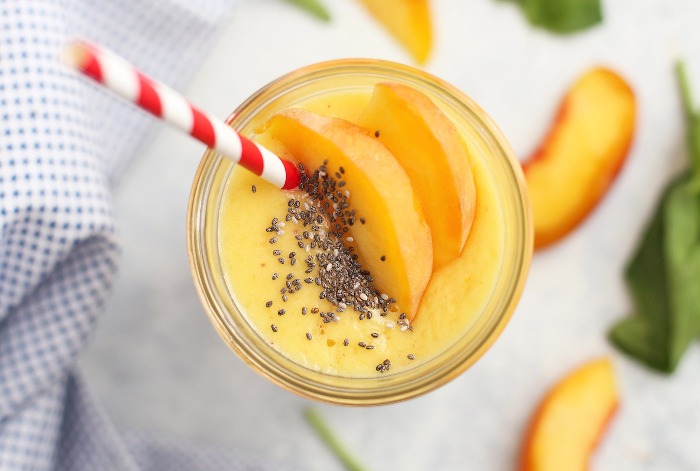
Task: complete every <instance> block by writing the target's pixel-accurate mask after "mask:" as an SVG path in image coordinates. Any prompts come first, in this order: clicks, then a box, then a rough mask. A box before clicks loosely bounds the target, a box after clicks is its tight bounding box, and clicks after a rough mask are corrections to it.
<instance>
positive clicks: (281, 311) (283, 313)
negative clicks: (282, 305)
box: [277, 309, 287, 316]
mask: <svg viewBox="0 0 700 471" xmlns="http://www.w3.org/2000/svg"><path fill="white" fill-rule="evenodd" d="M286 313H287V310H286V309H280V310H279V311H277V315H278V316H284V315H285V314H286Z"/></svg>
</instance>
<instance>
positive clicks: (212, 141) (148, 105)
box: [64, 41, 299, 190]
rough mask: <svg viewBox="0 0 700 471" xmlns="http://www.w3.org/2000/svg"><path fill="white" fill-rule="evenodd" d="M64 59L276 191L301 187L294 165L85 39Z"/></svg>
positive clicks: (118, 57)
mask: <svg viewBox="0 0 700 471" xmlns="http://www.w3.org/2000/svg"><path fill="white" fill-rule="evenodd" d="M64 61H65V62H66V63H67V64H68V65H70V66H71V67H73V68H74V69H76V70H78V71H80V72H82V73H83V74H85V75H87V76H89V77H91V78H93V79H94V80H96V81H97V82H99V83H101V84H102V85H105V86H106V87H107V88H108V89H110V90H112V91H113V92H116V93H117V94H119V95H121V96H122V97H123V98H126V99H127V100H129V101H130V102H132V103H134V104H136V105H138V106H140V107H141V108H143V109H145V110H147V111H149V112H150V113H152V114H154V115H155V116H157V117H159V118H161V119H163V120H164V121H165V122H167V123H169V124H171V125H173V126H174V127H176V128H178V129H180V130H182V131H185V132H187V133H188V134H190V135H191V136H193V137H194V138H196V139H197V140H199V141H200V142H202V143H204V144H206V145H207V146H209V147H211V148H212V149H214V150H216V151H217V152H219V153H220V154H222V155H224V156H226V157H229V158H230V159H232V160H233V161H235V162H237V163H239V164H240V165H242V166H243V167H245V168H247V169H248V170H250V171H251V172H253V173H255V174H256V175H259V176H260V177H262V178H263V179H265V180H267V181H268V182H270V183H272V184H273V185H275V186H276V187H278V188H282V189H285V190H287V189H292V188H296V186H297V185H298V184H299V174H298V172H297V168H296V167H295V166H294V164H293V163H291V162H288V161H286V160H283V159H280V158H279V157H277V156H276V155H275V154H273V153H272V152H270V151H269V150H267V149H265V148H264V147H262V146H260V145H258V144H256V143H254V142H252V141H250V140H248V139H246V138H245V137H243V136H241V135H240V134H238V133H237V132H236V131H235V130H233V128H231V127H230V126H229V125H228V124H226V123H225V122H223V121H221V120H218V119H216V118H214V117H212V116H210V115H208V114H207V113H204V112H202V111H201V110H199V109H198V108H197V107H196V106H194V105H192V104H191V103H190V102H189V101H188V100H187V99H186V98H184V97H183V96H182V95H180V94H179V93H177V92H176V91H174V90H173V89H171V88H169V87H167V86H165V85H163V84H161V83H159V82H157V81H155V80H153V79H150V78H149V77H147V76H146V75H144V74H143V73H142V72H140V71H138V70H137V69H136V68H135V67H134V66H133V65H131V64H129V63H128V62H127V61H126V60H125V59H123V58H122V57H120V56H118V55H117V54H115V53H113V52H111V51H109V50H107V49H104V48H102V47H99V46H97V45H95V44H90V43H87V42H84V41H76V42H73V43H71V44H69V45H68V46H67V47H66V50H65V54H64Z"/></svg>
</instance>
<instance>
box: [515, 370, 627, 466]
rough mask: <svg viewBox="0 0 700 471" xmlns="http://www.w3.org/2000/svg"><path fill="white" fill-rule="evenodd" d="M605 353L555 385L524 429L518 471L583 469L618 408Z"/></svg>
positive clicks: (611, 374) (618, 400)
mask: <svg viewBox="0 0 700 471" xmlns="http://www.w3.org/2000/svg"><path fill="white" fill-rule="evenodd" d="M619 402H620V399H619V393H618V390H617V384H616V381H615V374H614V371H613V367H612V363H611V361H610V360H609V359H608V358H600V359H595V360H592V361H589V362H588V363H586V364H584V365H583V366H581V367H579V368H577V369H576V370H574V371H573V372H572V373H570V374H569V375H568V376H566V377H565V378H564V379H563V380H562V381H560V382H559V383H558V384H557V385H555V386H554V387H553V388H552V389H551V390H550V391H549V393H548V394H547V395H546V396H545V398H544V399H543V400H542V402H541V403H540V405H539V407H538V409H537V411H536V412H535V414H534V416H533V418H532V420H531V422H530V426H529V428H528V430H527V433H526V436H525V441H524V446H523V451H522V455H521V460H520V466H519V469H520V471H574V470H577V471H584V470H586V469H588V462H589V459H590V456H591V454H592V453H593V451H594V450H595V447H596V445H597V444H598V442H599V441H600V439H601V438H602V436H603V433H604V432H605V430H606V429H607V426H608V424H609V422H610V420H611V418H612V417H613V415H614V413H615V411H616V410H617V409H618V405H619Z"/></svg>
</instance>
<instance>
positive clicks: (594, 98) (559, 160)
mask: <svg viewBox="0 0 700 471" xmlns="http://www.w3.org/2000/svg"><path fill="white" fill-rule="evenodd" d="M635 121H636V103H635V97H634V93H633V92H632V89H631V88H630V86H629V85H628V84H627V83H626V82H625V80H624V79H622V78H621V77H620V76H619V75H617V74H616V73H615V72H612V71H611V70H608V69H604V68H595V69H592V70H590V71H588V72H587V73H585V74H583V75H582V76H581V77H580V78H579V79H578V80H577V81H576V82H575V83H574V85H573V86H572V87H571V89H570V90H569V92H568V93H567V94H566V96H565V97H564V99H563V101H562V103H561V105H560V108H559V112H558V113H557V117H556V119H555V121H554V124H553V126H552V127H551V129H550V131H549V133H548V134H547V136H546V137H545V139H544V141H543V143H542V144H541V146H540V147H539V150H538V151H537V152H535V154H534V156H533V157H532V158H531V159H530V160H529V161H527V162H526V163H525V164H524V165H523V171H524V173H525V180H526V181H527V188H528V193H529V195H530V201H531V203H532V212H533V217H534V226H535V228H534V229H535V248H541V247H545V246H547V245H549V244H552V243H554V242H556V241H558V240H559V239H561V238H563V237H564V236H566V235H567V234H568V233H569V232H570V231H571V230H573V229H574V228H575V227H576V226H577V225H578V224H579V223H580V222H581V221H582V220H583V219H584V218H585V217H586V216H587V215H588V214H589V213H590V212H591V211H592V210H593V209H594V208H595V206H596V205H597V204H598V203H599V202H600V200H601V199H602V198H603V196H604V195H605V194H606V192H607V191H608V189H609V188H610V185H611V184H612V182H613V181H614V180H615V177H616V176H617V174H618V172H619V170H620V168H621V167H622V164H623V163H624V161H625V159H626V157H627V154H628V151H629V148H630V145H631V143H632V137H633V135H634V129H635Z"/></svg>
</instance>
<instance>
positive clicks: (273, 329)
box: [253, 187, 277, 332]
mask: <svg viewBox="0 0 700 471" xmlns="http://www.w3.org/2000/svg"><path fill="white" fill-rule="evenodd" d="M253 188H255V187H253ZM253 193H255V192H253ZM270 327H271V328H272V331H273V332H277V326H276V325H275V324H272V325H271V326H270Z"/></svg>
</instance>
